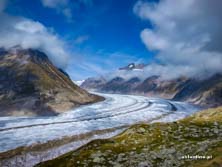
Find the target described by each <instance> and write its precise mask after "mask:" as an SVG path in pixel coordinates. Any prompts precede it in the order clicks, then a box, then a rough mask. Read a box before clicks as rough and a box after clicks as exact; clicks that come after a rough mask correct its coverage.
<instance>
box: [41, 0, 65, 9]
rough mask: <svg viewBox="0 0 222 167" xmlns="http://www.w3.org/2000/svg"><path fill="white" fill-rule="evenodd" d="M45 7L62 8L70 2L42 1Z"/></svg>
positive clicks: (59, 0) (62, 0)
mask: <svg viewBox="0 0 222 167" xmlns="http://www.w3.org/2000/svg"><path fill="white" fill-rule="evenodd" d="M41 1H42V4H43V6H45V7H49V8H55V9H56V8H60V7H61V6H66V5H68V0H41Z"/></svg>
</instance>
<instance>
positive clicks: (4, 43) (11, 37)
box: [0, 10, 69, 68]
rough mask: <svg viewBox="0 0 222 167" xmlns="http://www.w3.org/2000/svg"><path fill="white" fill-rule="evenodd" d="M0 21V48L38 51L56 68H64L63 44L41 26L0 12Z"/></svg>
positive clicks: (64, 53)
mask: <svg viewBox="0 0 222 167" xmlns="http://www.w3.org/2000/svg"><path fill="white" fill-rule="evenodd" d="M2 11H3V10H2ZM0 20H1V25H0V36H1V38H0V47H4V48H10V47H13V46H16V45H20V46H21V47H22V48H24V49H26V48H33V49H39V50H41V51H43V52H45V53H46V54H47V55H48V56H49V58H50V60H51V61H52V62H53V63H54V64H55V65H56V66H57V67H60V68H64V67H66V65H67V62H68V55H69V54H68V53H67V51H66V49H65V43H64V42H63V41H62V40H61V39H60V38H59V37H58V36H57V35H56V34H55V33H54V32H52V31H50V29H48V28H47V27H45V26H44V25H43V24H41V23H40V22H37V21H33V20H30V19H27V18H24V17H17V16H11V15H8V14H6V13H4V12H0Z"/></svg>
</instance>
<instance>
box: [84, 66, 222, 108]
mask: <svg viewBox="0 0 222 167" xmlns="http://www.w3.org/2000/svg"><path fill="white" fill-rule="evenodd" d="M135 67H136V65H135V64H130V65H128V66H127V67H123V68H121V70H126V71H127V72H128V73H130V72H131V70H134V69H135ZM144 67H145V66H141V68H140V69H143V68H144ZM101 78H102V79H101ZM101 78H90V79H86V80H85V82H83V84H82V85H81V87H83V88H85V89H94V90H97V91H101V92H109V93H126V94H142V95H148V96H156V97H161V98H167V99H174V100H181V101H188V102H192V103H194V104H199V105H202V106H207V107H215V106H219V105H221V104H222V74H216V75H213V76H211V77H209V78H206V79H197V78H189V77H179V78H176V79H171V80H163V79H161V78H160V77H159V76H150V77H147V78H146V79H140V78H139V77H135V76H134V77H132V78H130V79H124V78H122V77H118V76H117V77H115V78H113V79H111V80H106V79H105V78H104V77H101Z"/></svg>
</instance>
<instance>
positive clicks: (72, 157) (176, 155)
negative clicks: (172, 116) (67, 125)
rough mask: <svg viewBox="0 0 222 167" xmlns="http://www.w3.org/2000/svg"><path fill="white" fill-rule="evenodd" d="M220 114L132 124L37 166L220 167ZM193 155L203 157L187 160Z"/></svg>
mask: <svg viewBox="0 0 222 167" xmlns="http://www.w3.org/2000/svg"><path fill="white" fill-rule="evenodd" d="M221 111H222V108H217V109H210V110H206V111H203V112H200V113H197V114H195V115H193V116H191V117H189V118H186V119H183V120H181V121H178V122H173V123H154V124H149V125H147V124H138V125H134V126H132V127H131V128H129V129H127V130H126V131H124V132H123V133H121V134H119V135H117V136H115V137H113V138H110V139H106V140H94V141H92V142H90V143H88V144H87V145H85V146H83V147H81V148H79V149H78V150H75V151H72V152H69V153H67V154H65V155H63V156H61V157H58V158H56V159H54V160H51V161H47V162H44V163H41V164H39V165H37V166H41V167H45V166H47V167H50V166H58V167H63V166H64V167H65V166H66V167H69V166H70V167H71V166H115V167H121V166H123V167H125V166H150V167H152V166H153V167H156V166H169V167H173V166H176V167H178V166H197V167H200V166H218V165H219V164H222V119H220V118H222V117H221V116H222V112H221ZM196 155H197V156H199V157H203V156H205V158H199V159H193V157H192V158H187V157H188V156H189V157H191V156H196ZM207 158H208V159H207Z"/></svg>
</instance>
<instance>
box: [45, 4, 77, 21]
mask: <svg viewBox="0 0 222 167" xmlns="http://www.w3.org/2000/svg"><path fill="white" fill-rule="evenodd" d="M41 2H42V5H43V6H44V7H47V8H51V9H55V10H56V11H57V12H58V13H62V14H63V15H64V16H65V17H66V18H67V19H68V21H71V20H72V17H73V16H72V10H71V8H70V7H69V5H70V2H69V0H41Z"/></svg>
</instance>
